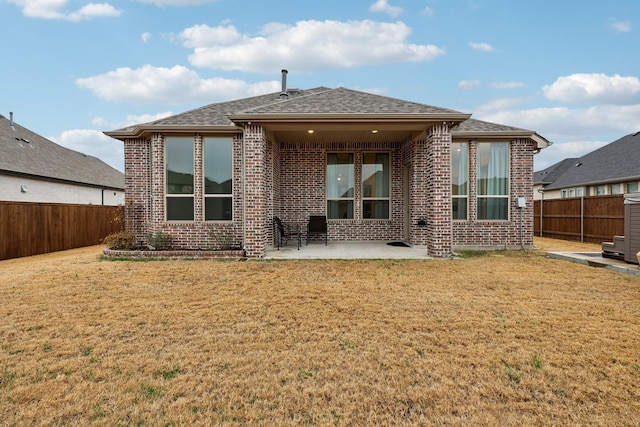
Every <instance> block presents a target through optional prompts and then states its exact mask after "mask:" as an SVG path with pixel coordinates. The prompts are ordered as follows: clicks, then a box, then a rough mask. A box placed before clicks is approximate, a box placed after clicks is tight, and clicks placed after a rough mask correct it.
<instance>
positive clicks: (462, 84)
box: [458, 80, 480, 90]
mask: <svg viewBox="0 0 640 427" xmlns="http://www.w3.org/2000/svg"><path fill="white" fill-rule="evenodd" d="M478 86H480V80H460V81H459V82H458V87H459V88H460V89H465V90H469V89H473V88H476V87H478Z"/></svg>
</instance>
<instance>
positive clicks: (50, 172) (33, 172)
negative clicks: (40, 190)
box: [0, 115, 124, 189]
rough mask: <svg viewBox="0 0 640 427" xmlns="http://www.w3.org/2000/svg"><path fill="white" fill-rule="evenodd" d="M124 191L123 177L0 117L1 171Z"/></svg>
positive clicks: (94, 159) (88, 158)
mask: <svg viewBox="0 0 640 427" xmlns="http://www.w3.org/2000/svg"><path fill="white" fill-rule="evenodd" d="M3 171H4V172H5V173H12V174H22V175H30V176H33V177H39V178H43V179H53V180H59V181H66V182H72V183H78V184H85V185H91V186H99V187H105V188H112V189H124V174H123V173H122V172H120V171H118V170H116V169H114V168H112V167H111V166H109V165H107V164H106V163H104V162H103V161H102V160H100V159H98V158H96V157H93V156H87V155H86V154H82V153H79V152H77V151H73V150H70V149H68V148H65V147H62V146H60V145H58V144H56V143H54V142H52V141H49V140H48V139H46V138H44V137H42V136H40V135H38V134H36V133H35V132H32V131H30V130H29V129H26V128H24V127H22V126H20V125H18V124H17V123H15V122H12V121H10V120H8V119H7V118H6V117H4V116H2V115H0V172H3Z"/></svg>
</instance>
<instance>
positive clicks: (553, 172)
mask: <svg viewBox="0 0 640 427" xmlns="http://www.w3.org/2000/svg"><path fill="white" fill-rule="evenodd" d="M577 160H578V159H577V158H576V157H570V158H567V159H564V160H561V161H559V162H558V163H556V164H553V165H551V166H549V167H548V168H546V169H543V170H541V171H538V172H536V173H534V174H533V184H534V185H547V184H551V183H553V182H555V180H557V179H558V178H559V177H560V176H561V175H562V174H563V173H564V172H565V171H566V170H567V169H569V168H570V167H571V166H575V165H576V163H577Z"/></svg>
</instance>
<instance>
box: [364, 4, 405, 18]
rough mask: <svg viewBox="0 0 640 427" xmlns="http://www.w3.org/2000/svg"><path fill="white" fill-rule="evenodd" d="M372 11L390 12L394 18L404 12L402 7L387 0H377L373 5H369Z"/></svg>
mask: <svg viewBox="0 0 640 427" xmlns="http://www.w3.org/2000/svg"><path fill="white" fill-rule="evenodd" d="M369 11H370V12H383V13H388V14H389V15H390V16H392V17H393V18H395V17H397V16H398V15H400V14H401V13H402V8H401V7H398V6H391V5H390V4H389V2H388V1H387V0H376V2H375V3H373V4H372V5H371V6H369Z"/></svg>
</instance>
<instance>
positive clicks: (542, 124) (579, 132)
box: [474, 104, 640, 142]
mask: <svg viewBox="0 0 640 427" xmlns="http://www.w3.org/2000/svg"><path fill="white" fill-rule="evenodd" d="M476 115H477V118H479V119H481V120H487V121H490V122H495V123H508V124H509V125H512V126H518V127H522V128H525V129H531V130H535V131H537V132H538V133H540V134H541V135H543V136H545V137H547V138H549V139H551V140H554V139H558V140H581V139H589V138H593V137H594V136H595V135H601V134H612V135H620V136H622V135H626V134H628V133H631V132H635V131H638V130H640V104H639V105H625V106H617V105H599V106H593V107H586V108H567V107H552V108H549V107H547V108H534V109H529V110H505V109H502V110H494V111H489V110H488V109H486V108H485V109H484V110H482V109H481V110H480V111H479V112H477V113H476V114H474V116H476ZM611 141H613V139H612V140H611ZM611 141H609V142H611Z"/></svg>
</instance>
